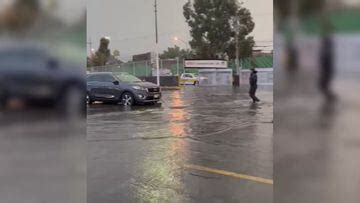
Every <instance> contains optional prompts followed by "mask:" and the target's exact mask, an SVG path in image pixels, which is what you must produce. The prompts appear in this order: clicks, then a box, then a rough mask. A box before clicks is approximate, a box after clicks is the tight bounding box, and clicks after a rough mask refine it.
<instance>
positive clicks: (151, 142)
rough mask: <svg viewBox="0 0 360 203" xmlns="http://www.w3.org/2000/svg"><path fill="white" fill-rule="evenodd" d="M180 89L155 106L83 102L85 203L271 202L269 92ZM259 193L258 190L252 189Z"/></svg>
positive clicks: (271, 155) (270, 100)
mask: <svg viewBox="0 0 360 203" xmlns="http://www.w3.org/2000/svg"><path fill="white" fill-rule="evenodd" d="M268 89H269V90H260V91H259V92H258V96H259V98H260V99H261V100H262V101H261V102H260V103H259V104H252V103H251V102H250V100H249V97H248V94H247V89H244V90H241V89H238V88H232V87H230V88H228V87H206V88H205V87H190V86H188V87H185V88H183V89H181V90H174V91H164V92H163V99H162V104H161V105H160V104H159V105H155V106H136V107H132V108H125V107H122V106H120V105H104V104H94V105H91V106H89V107H88V118H87V143H88V144H87V150H88V160H87V166H88V167H87V168H88V172H87V176H88V182H87V185H88V190H87V194H88V202H110V203H111V202H119V200H121V201H123V202H208V201H209V200H211V201H215V202H272V174H273V164H272V161H273V150H272V142H273V98H272V91H271V88H268ZM259 194H261V195H259Z"/></svg>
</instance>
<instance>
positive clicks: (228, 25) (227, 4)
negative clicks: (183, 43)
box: [183, 0, 255, 58]
mask: <svg viewBox="0 0 360 203" xmlns="http://www.w3.org/2000/svg"><path fill="white" fill-rule="evenodd" d="M193 2H194V3H191V2H190V1H189V2H187V3H186V4H185V5H184V6H183V14H184V17H185V19H186V22H187V24H188V25H189V26H190V35H191V37H192V40H191V41H190V46H191V47H192V49H193V50H194V52H195V55H196V57H197V58H224V57H225V56H226V55H228V56H229V57H230V58H235V55H236V54H235V53H236V52H235V50H236V45H235V41H236V40H235V37H236V31H237V29H236V26H235V24H236V23H239V25H240V26H239V35H238V39H239V44H240V53H239V56H240V57H247V56H250V55H251V52H252V48H253V46H254V39H253V37H250V36H248V35H249V34H250V33H251V32H252V31H253V29H254V26H255V24H254V22H253V19H252V17H251V13H250V11H249V10H248V9H246V8H244V7H242V5H241V4H238V3H237V1H236V0H194V1H193ZM235 19H237V20H235Z"/></svg>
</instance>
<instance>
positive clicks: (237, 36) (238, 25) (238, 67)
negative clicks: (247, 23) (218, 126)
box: [234, 16, 241, 83]
mask: <svg viewBox="0 0 360 203" xmlns="http://www.w3.org/2000/svg"><path fill="white" fill-rule="evenodd" d="M234 27H235V50H236V51H235V55H236V56H235V65H236V71H237V72H238V74H239V83H240V79H241V71H240V64H239V32H240V19H239V16H236V17H235V20H234Z"/></svg>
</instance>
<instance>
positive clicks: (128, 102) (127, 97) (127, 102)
mask: <svg viewBox="0 0 360 203" xmlns="http://www.w3.org/2000/svg"><path fill="white" fill-rule="evenodd" d="M120 100H121V101H120V102H121V104H122V105H123V106H133V105H134V104H135V97H134V95H133V94H132V93H130V92H124V93H123V94H122V95H121V97H120Z"/></svg>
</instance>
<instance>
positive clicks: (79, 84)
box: [0, 42, 86, 115]
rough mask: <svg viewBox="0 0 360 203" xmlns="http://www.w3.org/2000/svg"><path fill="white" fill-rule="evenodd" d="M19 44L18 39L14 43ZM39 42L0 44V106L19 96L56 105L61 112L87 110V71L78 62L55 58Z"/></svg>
mask: <svg viewBox="0 0 360 203" xmlns="http://www.w3.org/2000/svg"><path fill="white" fill-rule="evenodd" d="M15 44H16V43H15ZM49 52H50V51H49V49H47V48H46V47H42V46H40V45H37V44H26V42H24V43H21V45H7V44H6V45H3V46H1V48H0V109H1V110H5V109H7V106H8V103H10V101H12V100H14V99H16V100H21V101H23V102H25V103H28V104H36V105H38V104H41V105H45V106H48V105H49V106H55V107H56V109H58V110H60V112H61V113H66V114H69V115H75V113H76V114H77V115H79V113H81V114H83V115H84V114H85V112H86V105H85V91H86V86H85V71H84V69H83V68H82V67H81V66H80V65H77V64H71V63H69V62H66V61H64V60H60V59H57V58H54V57H53V56H52V55H51V54H50V53H49Z"/></svg>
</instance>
